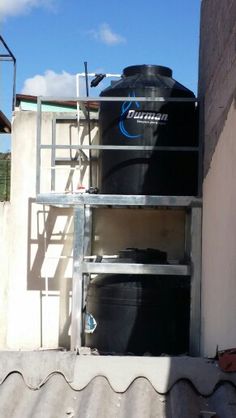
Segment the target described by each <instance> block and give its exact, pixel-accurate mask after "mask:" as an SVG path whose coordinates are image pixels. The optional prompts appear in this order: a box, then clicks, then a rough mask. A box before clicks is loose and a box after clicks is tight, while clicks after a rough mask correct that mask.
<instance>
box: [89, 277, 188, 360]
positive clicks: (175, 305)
mask: <svg viewBox="0 0 236 418" xmlns="http://www.w3.org/2000/svg"><path fill="white" fill-rule="evenodd" d="M189 289H190V284H189V279H188V278H182V277H179V276H168V277H167V276H149V275H147V276H142V277H141V276H140V275H109V276H105V277H98V278H96V279H94V280H92V282H91V284H90V286H89V290H88V297H87V309H86V310H87V317H88V318H89V319H88V320H89V321H91V323H92V326H93V325H94V328H95V326H96V328H95V330H94V332H93V333H89V334H88V333H87V334H86V337H85V345H86V346H87V347H91V348H96V349H98V351H99V352H100V353H101V354H109V353H110V354H120V355H127V354H129V353H130V354H133V355H143V354H145V353H149V354H150V355H161V354H163V353H166V354H169V355H178V354H182V353H187V352H188V349H189V307H190V291H189Z"/></svg>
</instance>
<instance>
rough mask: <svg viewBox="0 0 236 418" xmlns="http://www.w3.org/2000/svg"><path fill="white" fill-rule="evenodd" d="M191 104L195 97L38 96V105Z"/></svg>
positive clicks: (195, 100)
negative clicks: (52, 103)
mask: <svg viewBox="0 0 236 418" xmlns="http://www.w3.org/2000/svg"><path fill="white" fill-rule="evenodd" d="M67 101H68V102H78V103H80V102H87V103H89V102H187V103H188V102H193V103H197V102H198V99H197V98H195V97H127V96H122V97H101V96H99V97H51V96H49V97H47V96H39V97H38V103H43V102H67Z"/></svg>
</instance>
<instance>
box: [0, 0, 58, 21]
mask: <svg viewBox="0 0 236 418" xmlns="http://www.w3.org/2000/svg"><path fill="white" fill-rule="evenodd" d="M53 3H54V0H0V20H3V19H5V18H6V17H8V16H16V15H18V14H22V13H27V12H29V11H30V10H31V9H33V8H34V7H51V6H52V5H53Z"/></svg>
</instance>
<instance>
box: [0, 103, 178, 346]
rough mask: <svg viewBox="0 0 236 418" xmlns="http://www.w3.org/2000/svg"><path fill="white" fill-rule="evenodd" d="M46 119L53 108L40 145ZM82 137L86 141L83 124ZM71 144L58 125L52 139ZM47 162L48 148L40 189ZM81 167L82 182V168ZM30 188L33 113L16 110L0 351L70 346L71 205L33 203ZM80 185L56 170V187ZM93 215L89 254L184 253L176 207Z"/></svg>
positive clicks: (2, 261) (71, 136) (46, 139)
mask: <svg viewBox="0 0 236 418" xmlns="http://www.w3.org/2000/svg"><path fill="white" fill-rule="evenodd" d="M52 118H53V113H48V112H47V113H43V120H42V143H44V144H49V143H50V142H51V139H52ZM92 127H93V130H92V138H93V140H94V141H97V127H96V124H94V125H93V126H92ZM80 137H81V138H83V140H84V141H85V142H86V141H88V136H87V132H86V130H84V129H83V126H82V128H81V132H80ZM77 142H78V137H77V128H76V127H75V126H73V124H72V125H71V124H68V123H62V124H59V125H58V127H57V143H59V144H66V143H67V144H69V143H72V144H76V143H77ZM73 155H74V154H72V156H73ZM57 157H59V158H62V157H67V158H69V157H71V154H70V152H69V151H62V150H60V151H58V152H57ZM50 166H51V154H50V151H48V150H46V151H42V170H41V182H40V184H41V192H50V187H51V174H52V171H51V168H50ZM82 172H83V185H85V186H86V185H87V181H88V175H87V174H88V173H87V170H86V167H82ZM35 185H36V112H33V111H21V110H19V111H16V112H15V116H14V120H13V133H12V184H11V201H10V204H9V205H8V210H6V208H5V209H2V210H4V213H3V214H1V212H0V227H1V228H2V229H4V241H5V243H6V247H5V249H4V251H3V252H1V253H0V257H1V258H0V266H1V268H2V271H3V270H4V273H2V274H1V281H0V286H1V288H0V313H1V324H3V325H2V326H1V327H2V328H1V333H0V348H4V349H5V348H10V349H37V348H39V347H43V348H46V347H47V348H57V347H58V346H61V347H65V348H69V347H70V322H71V318H70V311H71V278H72V250H73V210H72V209H70V208H55V207H43V206H42V205H39V204H36V202H35V196H36V195H35V193H36V189H35ZM78 185H79V175H78V170H76V171H72V170H71V168H70V167H69V166H66V167H61V166H59V167H58V170H57V171H56V180H55V191H57V192H63V193H64V192H66V193H68V192H75V193H76V192H77V187H78ZM0 209H1V208H0ZM6 215H7V217H6ZM94 215H95V216H94V224H93V226H94V241H93V243H92V251H93V254H117V252H118V251H119V250H121V249H124V248H126V247H138V248H147V247H149V248H159V249H161V250H165V251H167V252H168V257H169V259H171V260H183V258H184V256H185V213H184V211H182V210H169V211H163V210H150V209H149V210H139V211H138V210H136V209H122V210H120V209H112V210H111V209H103V210H102V209H99V210H98V209H97V210H95V213H94ZM2 242H3V241H2ZM4 245H5V244H4Z"/></svg>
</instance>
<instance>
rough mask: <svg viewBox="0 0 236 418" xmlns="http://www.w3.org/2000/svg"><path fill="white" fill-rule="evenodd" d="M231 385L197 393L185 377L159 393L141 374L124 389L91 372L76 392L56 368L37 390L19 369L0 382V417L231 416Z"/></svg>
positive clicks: (235, 400)
mask: <svg viewBox="0 0 236 418" xmlns="http://www.w3.org/2000/svg"><path fill="white" fill-rule="evenodd" d="M235 405H236V390H235V388H234V387H232V385H230V384H228V383H222V384H221V385H220V386H219V387H218V388H217V389H216V390H215V391H214V393H213V394H212V395H211V396H210V397H203V396H201V395H199V394H198V393H197V392H196V391H195V390H194V388H193V387H192V385H191V384H190V383H189V382H186V381H179V382H178V383H176V384H175V385H174V386H173V388H172V389H171V390H170V392H169V393H168V394H166V395H160V394H159V393H158V392H156V391H155V389H154V388H153V387H152V385H151V384H150V383H149V382H148V381H147V380H146V379H145V378H138V379H136V380H135V381H134V382H133V383H132V384H131V386H130V387H129V388H128V389H127V391H126V392H124V393H117V392H115V391H113V390H112V388H111V387H110V385H109V383H108V381H107V380H106V379H105V378H104V377H96V378H95V379H93V380H92V381H91V382H90V383H89V385H88V386H86V387H85V388H84V389H83V390H81V391H75V390H73V389H71V387H70V385H69V384H68V383H67V382H66V381H65V379H64V377H63V376H62V375H60V374H58V373H56V374H55V375H53V376H51V377H50V378H49V380H48V381H47V382H46V383H45V384H44V385H43V386H41V387H40V389H37V390H32V389H29V388H28V387H27V386H26V385H25V383H24V380H23V378H22V376H21V375H20V374H19V373H12V374H11V375H9V376H8V377H7V378H6V380H5V381H4V383H3V384H2V385H1V386H0V416H1V417H4V418H66V417H67V418H72V417H73V418H201V417H202V418H210V417H211V416H212V417H214V415H213V414H212V415H211V414H210V412H212V413H215V414H216V415H217V417H219V418H235V416H236V406H235Z"/></svg>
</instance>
